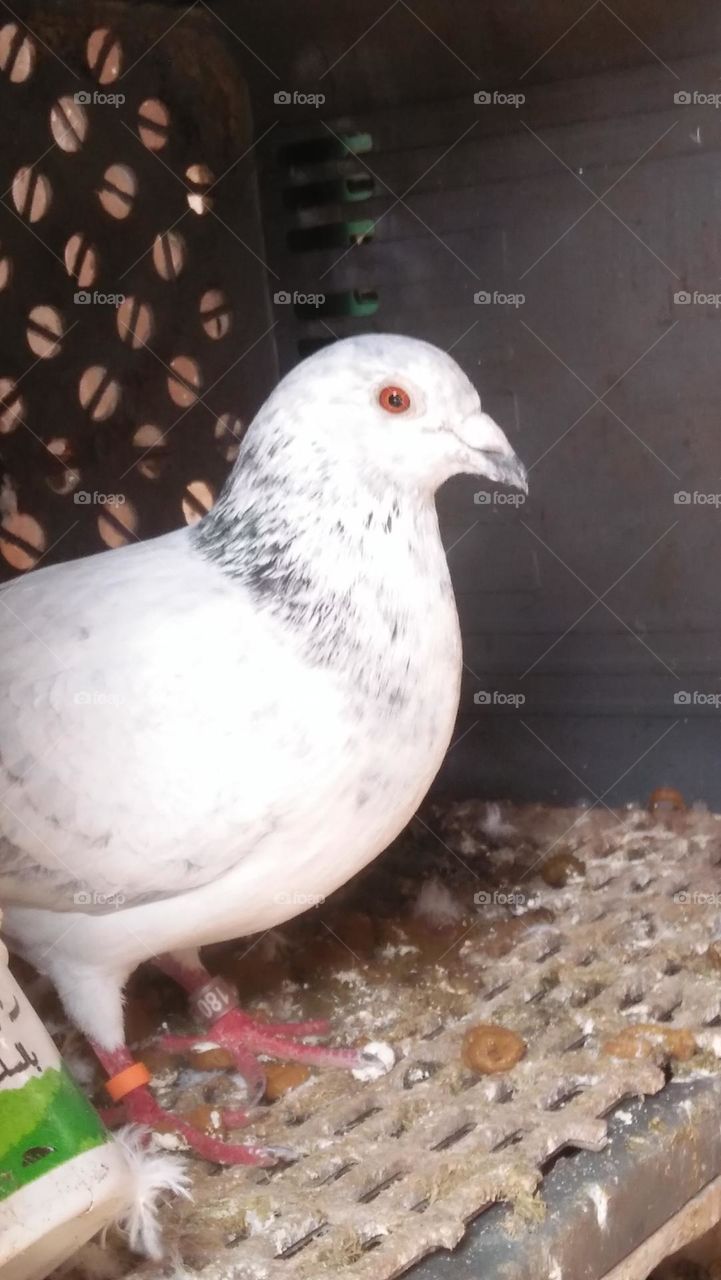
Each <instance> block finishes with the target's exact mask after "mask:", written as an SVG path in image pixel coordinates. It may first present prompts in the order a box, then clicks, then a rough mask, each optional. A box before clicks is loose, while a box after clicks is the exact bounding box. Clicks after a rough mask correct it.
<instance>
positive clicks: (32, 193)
mask: <svg viewBox="0 0 721 1280" xmlns="http://www.w3.org/2000/svg"><path fill="white" fill-rule="evenodd" d="M52 194H53V193H52V187H51V186H50V181H49V179H48V178H46V177H45V174H44V173H38V172H37V170H36V169H35V168H34V167H31V166H29V165H24V166H23V167H22V169H18V171H17V173H16V174H15V177H14V178H13V182H12V197H13V204H14V205H15V208H16V209H17V211H18V213H19V214H20V217H21V218H27V220H28V222H39V221H40V219H41V218H43V217H44V216H45V214H46V213H47V211H48V209H49V208H50V201H51V199H52Z"/></svg>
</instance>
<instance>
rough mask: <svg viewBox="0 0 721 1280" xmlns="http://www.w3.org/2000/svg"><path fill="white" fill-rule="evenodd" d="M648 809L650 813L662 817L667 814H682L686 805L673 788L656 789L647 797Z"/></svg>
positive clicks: (679, 793)
mask: <svg viewBox="0 0 721 1280" xmlns="http://www.w3.org/2000/svg"><path fill="white" fill-rule="evenodd" d="M648 808H649V810H650V812H651V813H660V814H661V815H662V816H663V815H664V814H668V813H683V812H684V811H685V810H686V808H687V805H686V801H685V800H684V798H683V796H682V795H681V792H680V791H677V790H676V788H675V787H656V790H655V791H652V792H651V794H650V796H649V797H648Z"/></svg>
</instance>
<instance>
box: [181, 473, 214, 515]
mask: <svg viewBox="0 0 721 1280" xmlns="http://www.w3.org/2000/svg"><path fill="white" fill-rule="evenodd" d="M214 500H215V498H214V494H213V490H212V489H211V487H210V485H209V484H206V482H205V480H191V482H190V484H189V485H188V486H187V488H186V490H185V493H184V495H183V500H182V503H181V506H182V508H183V515H184V516H185V523H186V524H197V523H198V521H199V520H202V518H203V516H204V515H207V513H208V511H210V508H211V507H212V505H213V502H214Z"/></svg>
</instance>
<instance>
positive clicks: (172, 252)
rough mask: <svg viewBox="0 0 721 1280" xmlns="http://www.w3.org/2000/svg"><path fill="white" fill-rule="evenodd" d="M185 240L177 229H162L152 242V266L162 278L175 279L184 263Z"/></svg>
mask: <svg viewBox="0 0 721 1280" xmlns="http://www.w3.org/2000/svg"><path fill="white" fill-rule="evenodd" d="M185 256H186V250H185V240H184V238H183V236H181V234H180V232H179V231H163V232H161V234H160V235H159V236H156V237H155V240H154V242H153V266H154V267H155V270H156V271H157V273H158V275H159V276H160V277H161V279H162V280H177V278H178V276H179V275H180V273H181V271H182V270H183V266H184V265H185Z"/></svg>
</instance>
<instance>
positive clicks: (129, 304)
mask: <svg viewBox="0 0 721 1280" xmlns="http://www.w3.org/2000/svg"><path fill="white" fill-rule="evenodd" d="M116 324H117V327H118V334H119V336H120V337H121V338H122V340H123V342H126V343H127V344H128V346H129V347H132V348H133V350H134V351H138V350H139V349H140V347H145V346H147V344H148V342H149V341H150V336H151V334H152V332H153V327H154V322H153V309H152V307H151V306H150V304H149V303H147V302H140V301H139V300H138V299H137V298H133V297H126V298H124V299H123V301H122V302H121V304H120V306H119V307H118V310H117V314H116Z"/></svg>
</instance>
